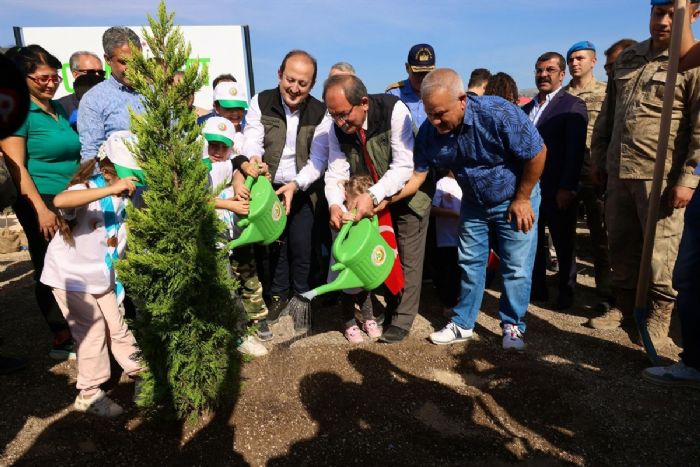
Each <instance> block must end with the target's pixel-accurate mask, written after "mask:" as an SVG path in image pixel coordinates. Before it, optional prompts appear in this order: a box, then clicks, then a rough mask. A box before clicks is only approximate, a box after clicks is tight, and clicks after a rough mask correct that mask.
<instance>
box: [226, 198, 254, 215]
mask: <svg viewBox="0 0 700 467" xmlns="http://www.w3.org/2000/svg"><path fill="white" fill-rule="evenodd" d="M224 207H225V208H226V209H227V210H228V211H231V212H233V213H236V214H239V215H242V216H245V215H247V214H248V212H250V201H247V200H237V199H227V200H226V202H225V204H224Z"/></svg>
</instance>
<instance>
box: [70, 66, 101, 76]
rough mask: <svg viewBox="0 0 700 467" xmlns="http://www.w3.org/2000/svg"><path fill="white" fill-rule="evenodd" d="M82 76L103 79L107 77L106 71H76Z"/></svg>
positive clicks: (89, 69)
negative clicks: (93, 76)
mask: <svg viewBox="0 0 700 467" xmlns="http://www.w3.org/2000/svg"><path fill="white" fill-rule="evenodd" d="M75 71H77V72H78V73H80V74H81V75H95V76H100V77H103V78H104V76H105V71H104V70H93V69H91V68H88V69H85V70H80V69H78V70H75Z"/></svg>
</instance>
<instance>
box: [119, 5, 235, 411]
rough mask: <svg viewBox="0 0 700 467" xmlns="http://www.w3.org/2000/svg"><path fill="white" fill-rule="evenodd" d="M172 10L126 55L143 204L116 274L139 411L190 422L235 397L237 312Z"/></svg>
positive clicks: (201, 78)
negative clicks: (137, 358) (137, 364)
mask: <svg viewBox="0 0 700 467" xmlns="http://www.w3.org/2000/svg"><path fill="white" fill-rule="evenodd" d="M174 16H175V15H174V13H169V12H168V11H167V10H166V7H165V3H164V2H161V3H160V6H159V8H158V17H157V18H156V19H154V18H152V17H151V16H149V17H148V21H149V23H150V26H151V31H152V32H151V33H150V34H148V33H147V32H146V31H145V30H144V31H143V36H144V39H145V42H146V43H147V44H148V47H149V48H150V51H151V53H152V55H153V56H152V57H146V56H145V55H144V54H142V53H141V52H140V51H138V49H136V48H132V49H133V57H132V59H131V60H130V61H129V64H128V66H129V68H128V71H127V76H128V78H129V80H130V81H131V83H132V85H133V87H134V89H135V90H136V91H138V92H139V93H141V94H142V95H143V97H144V106H145V109H146V111H145V113H144V114H143V115H140V116H137V115H135V114H134V113H133V112H132V115H131V131H132V132H133V133H134V134H135V135H136V136H137V139H138V143H137V145H136V147H135V148H134V153H135V156H136V159H137V160H138V161H139V163H140V165H141V168H142V169H144V171H145V174H146V181H147V185H148V190H147V191H146V192H145V194H144V197H143V198H144V202H145V205H146V207H145V208H143V209H138V210H137V209H134V208H129V209H128V211H127V226H128V229H129V248H128V253H127V256H126V258H125V260H123V261H121V262H120V263H119V269H118V271H119V275H120V278H121V279H122V280H123V281H124V284H125V287H126V290H127V293H128V294H129V295H130V296H131V297H132V298H133V299H134V301H135V303H136V304H137V308H138V310H139V317H138V319H137V322H136V337H137V340H138V343H139V346H140V347H141V351H142V358H143V360H144V362H145V363H146V365H147V367H148V368H147V370H146V372H145V375H144V378H143V385H142V392H141V396H140V398H139V400H138V401H137V403H138V405H139V406H140V407H142V408H143V409H145V410H146V411H157V412H158V413H161V414H164V413H168V412H169V413H171V414H172V413H174V414H175V415H176V416H177V417H178V418H179V419H184V418H186V417H192V416H194V417H196V416H197V415H198V414H201V413H202V412H204V411H208V410H211V409H214V408H216V407H217V406H218V405H219V404H220V403H221V402H223V401H224V400H225V398H226V397H227V396H229V397H230V396H231V394H233V393H234V392H235V391H236V388H235V387H233V386H232V385H234V384H237V383H236V375H237V371H238V360H237V359H236V358H234V354H233V352H235V341H236V339H237V337H238V336H237V335H236V331H235V324H236V321H237V312H236V311H235V308H234V301H233V299H232V297H231V290H233V287H234V285H235V284H234V283H233V281H232V280H231V279H229V277H228V275H227V272H226V252H225V251H224V250H220V249H217V247H216V243H217V239H219V236H220V235H221V232H222V230H223V229H222V228H223V225H222V224H221V222H220V221H219V219H218V217H217V216H216V213H215V210H214V205H213V201H212V194H211V192H210V191H209V190H208V189H207V167H206V166H205V165H204V164H203V163H202V162H201V154H202V149H203V147H202V144H203V143H202V140H201V138H199V136H200V131H201V130H200V128H199V126H198V125H197V122H196V116H195V114H194V112H193V111H192V110H190V109H189V108H188V106H187V97H188V96H190V95H192V94H193V93H194V92H195V91H196V90H197V89H199V88H200V87H202V86H203V85H204V84H205V83H206V79H207V78H206V70H199V69H198V67H197V66H196V65H193V66H190V67H189V68H188V69H187V70H186V71H185V73H184V77H183V79H182V80H181V81H179V82H178V83H177V84H175V82H174V79H173V78H174V75H175V72H176V71H177V70H180V69H182V68H183V67H184V65H185V62H186V60H187V58H188V57H189V55H190V50H191V49H190V46H189V45H188V44H186V43H185V41H184V38H183V36H182V33H181V31H180V29H179V28H178V27H174V25H173V19H174Z"/></svg>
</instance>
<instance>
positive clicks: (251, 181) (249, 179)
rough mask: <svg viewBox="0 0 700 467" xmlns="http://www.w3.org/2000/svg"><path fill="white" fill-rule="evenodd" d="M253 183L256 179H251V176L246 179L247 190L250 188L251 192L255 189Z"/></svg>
mask: <svg viewBox="0 0 700 467" xmlns="http://www.w3.org/2000/svg"><path fill="white" fill-rule="evenodd" d="M253 182H255V179H254V178H253V177H251V176H250V175H248V176H247V177H246V178H245V186H246V188H248V189H249V190H250V189H251V188H253Z"/></svg>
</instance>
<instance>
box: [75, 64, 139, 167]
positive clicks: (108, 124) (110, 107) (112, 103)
mask: <svg viewBox="0 0 700 467" xmlns="http://www.w3.org/2000/svg"><path fill="white" fill-rule="evenodd" d="M142 99H143V98H142V96H141V95H140V94H139V93H137V92H136V91H134V90H133V89H131V88H130V87H128V86H125V85H123V84H121V83H120V82H119V81H117V80H116V79H114V76H110V78H109V79H108V80H107V81H103V82H102V83H100V84H98V85H97V86H95V87H94V88H92V89H90V90H89V91H88V92H87V93H85V95H84V96H83V98H82V99H81V100H80V106H79V111H78V134H79V135H80V145H81V149H80V157H81V159H82V161H86V160H88V159H93V158H94V157H95V156H97V151H98V150H99V149H100V146H101V145H102V143H104V142H105V141H106V140H107V138H108V137H109V135H111V134H112V133H114V132H115V131H121V130H128V129H129V121H130V119H129V107H131V108H132V109H134V111H135V112H136V113H137V114H141V113H143V112H144V108H143V102H142Z"/></svg>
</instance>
